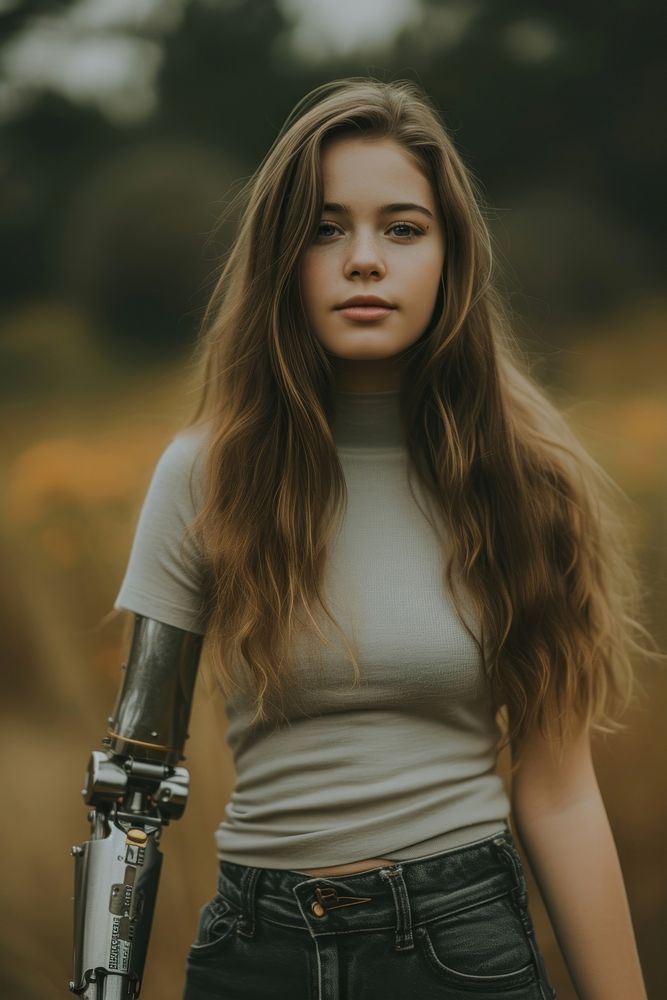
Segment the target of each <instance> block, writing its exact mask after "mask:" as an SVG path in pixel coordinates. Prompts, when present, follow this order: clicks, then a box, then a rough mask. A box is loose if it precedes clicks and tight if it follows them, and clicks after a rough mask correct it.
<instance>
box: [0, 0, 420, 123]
mask: <svg viewBox="0 0 667 1000" xmlns="http://www.w3.org/2000/svg"><path fill="white" fill-rule="evenodd" d="M191 2H194V0H113V3H109V2H108V0H78V2H76V3H74V4H72V5H71V6H69V7H67V8H65V9H64V10H63V12H62V13H50V14H44V15H40V16H37V17H35V18H34V19H33V21H32V22H30V25H29V27H28V29H27V30H26V31H24V33H23V34H22V35H20V36H18V37H17V38H16V39H13V40H12V42H11V43H10V44H9V45H8V46H7V47H6V48H5V50H4V52H3V62H2V66H1V68H0V122H2V121H10V120H11V119H12V118H13V117H14V116H15V115H17V114H20V113H21V110H22V108H23V107H24V105H25V104H30V103H31V102H32V100H33V97H34V94H35V92H36V91H37V92H38V91H39V90H43V89H46V90H53V91H56V92H58V93H61V94H63V95H64V96H66V97H68V98H69V99H70V100H71V101H73V102H77V103H83V104H90V105H94V106H95V107H97V108H98V109H99V110H100V111H101V112H102V114H105V115H106V116H107V117H108V118H110V119H112V120H113V121H115V122H116V123H117V124H119V125H122V124H124V123H128V124H129V123H132V122H137V121H141V120H142V119H144V118H145V117H146V116H147V115H149V114H150V113H151V111H152V110H153V109H154V107H155V105H156V103H157V92H156V86H155V82H156V79H157V76H158V73H159V70H160V66H161V63H162V46H161V45H160V43H159V38H160V37H161V36H162V35H163V34H168V33H171V32H173V31H178V26H179V24H180V22H181V19H182V16H183V12H184V10H185V8H186V6H187V4H188V3H191ZM196 2H199V3H204V4H208V5H210V6H216V5H217V4H224V3H225V2H228V0H196ZM276 2H277V4H278V5H279V6H280V8H281V9H282V11H283V13H284V14H285V16H286V18H287V19H288V20H289V21H292V22H293V23H294V29H293V31H292V34H291V36H290V43H291V45H293V46H294V47H295V48H296V49H297V50H298V52H299V53H300V54H301V55H302V56H303V57H304V58H308V59H310V60H317V59H322V58H325V57H326V56H328V55H341V54H347V53H348V52H351V51H352V50H353V49H354V48H355V46H358V45H359V44H362V43H370V42H379V43H383V42H386V41H390V40H391V38H392V36H393V35H394V34H395V33H396V32H397V31H399V30H400V28H402V27H403V26H404V25H405V24H407V23H409V22H410V21H411V20H413V19H415V18H416V17H417V16H418V14H419V10H420V5H419V0H276ZM15 3H16V0H0V12H1V11H2V10H3V9H5V10H6V9H9V8H11V7H12V6H14V5H15ZM141 28H149V29H150V32H149V37H146V34H143V36H142V35H141V34H137V30H138V29H141ZM151 34H152V35H154V36H155V39H154V40H153V39H152V38H151V37H150V35H151Z"/></svg>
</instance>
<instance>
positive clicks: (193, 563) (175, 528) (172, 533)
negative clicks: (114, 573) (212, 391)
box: [113, 429, 207, 635]
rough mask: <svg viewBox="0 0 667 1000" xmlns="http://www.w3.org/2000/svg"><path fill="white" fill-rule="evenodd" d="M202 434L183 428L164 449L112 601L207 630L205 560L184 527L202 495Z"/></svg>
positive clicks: (189, 628) (190, 628)
mask: <svg viewBox="0 0 667 1000" xmlns="http://www.w3.org/2000/svg"><path fill="white" fill-rule="evenodd" d="M204 437H205V435H204V432H203V431H201V430H197V429H195V430H194V431H193V430H192V429H188V430H186V431H182V432H181V433H179V434H177V435H176V436H175V437H174V438H172V440H171V441H170V442H169V444H168V445H167V447H166V448H165V450H164V451H163V452H162V455H161V456H160V458H159V460H158V463H157V465H156V467H155V470H154V472H153V476H152V478H151V481H150V484H149V487H148V491H147V493H146V496H145V498H144V502H143V505H142V508H141V511H140V514H139V519H138V523H137V527H136V531H135V535H134V540H133V542H132V548H131V551H130V556H129V561H128V564H127V568H126V571H125V576H124V578H123V581H122V584H121V587H120V590H119V591H118V594H117V596H116V599H115V601H114V605H113V606H114V608H117V609H125V610H128V611H133V612H135V613H136V614H139V615H145V616H146V617H147V618H155V619H156V620H157V621H161V622H164V623H165V624H167V625H174V626H176V627H177V628H182V629H185V630H186V631H189V632H196V633H198V634H200V635H203V634H204V633H205V631H206V622H205V615H204V594H205V584H206V572H207V571H206V563H205V559H204V557H203V554H202V552H201V551H200V549H199V547H198V545H197V543H196V542H195V540H194V539H193V538H192V537H191V536H190V535H189V534H187V532H186V529H187V528H188V527H189V526H190V525H191V524H192V522H193V521H194V518H195V516H196V514H197V512H198V509H199V503H200V501H201V497H202V485H203V471H202V470H203V452H202V448H201V446H202V445H203V443H204Z"/></svg>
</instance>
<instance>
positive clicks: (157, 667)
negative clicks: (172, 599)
mask: <svg viewBox="0 0 667 1000" xmlns="http://www.w3.org/2000/svg"><path fill="white" fill-rule="evenodd" d="M202 642H203V636H201V635H198V634H196V633H194V632H186V631H184V630H183V629H179V628H175V627H174V626H172V625H165V624H164V623H162V622H158V621H155V620H154V619H152V618H144V617H142V616H141V615H136V616H135V622H134V630H133V634H132V640H131V642H130V649H129V654H128V657H127V663H126V664H124V665H123V670H124V676H123V680H122V684H121V687H120V691H119V694H118V698H117V701H116V706H115V709H114V712H113V715H111V716H109V720H108V721H109V727H108V735H107V736H106V737H105V739H103V740H102V743H103V744H105V746H106V748H107V749H106V750H93V752H92V754H91V757H90V761H89V763H88V771H87V775H86V783H85V787H84V788H83V790H82V793H81V794H82V795H83V797H84V800H85V801H86V803H88V805H90V806H91V807H92V808H91V810H90V812H89V813H88V818H89V820H90V824H91V839H90V840H88V841H86V842H85V843H84V844H82V845H81V846H78V847H73V848H72V854H73V855H74V867H75V872H74V880H75V889H74V979H73V980H72V981H71V982H70V984H69V988H70V990H71V991H72V992H73V993H77V994H79V995H80V996H83V997H84V998H86V1000H133V998H135V997H137V996H138V995H139V991H140V989H141V980H142V976H143V970H144V964H145V961H146V953H147V950H148V941H149V937H150V931H151V925H152V922H153V911H154V908H155V899H156V895H157V888H158V882H159V877H160V868H161V865H162V854H161V853H160V851H159V848H158V845H159V842H160V834H161V832H162V827H163V826H166V825H167V824H168V823H169V821H170V820H172V819H179V818H180V817H181V816H182V815H183V810H184V809H185V805H186V801H187V795H188V780H189V776H188V772H187V770H186V769H185V768H183V767H179V766H178V764H179V762H180V761H182V760H184V757H183V747H184V745H185V741H186V739H187V737H188V733H187V727H188V722H189V718H190V709H191V707H192V695H193V691H194V685H195V679H196V676H197V668H198V664H199V658H200V653H201V646H202Z"/></svg>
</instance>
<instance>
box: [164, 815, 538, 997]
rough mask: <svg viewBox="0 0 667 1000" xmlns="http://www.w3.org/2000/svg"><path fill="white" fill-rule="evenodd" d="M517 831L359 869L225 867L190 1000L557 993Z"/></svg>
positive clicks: (206, 920) (198, 946)
mask: <svg viewBox="0 0 667 1000" xmlns="http://www.w3.org/2000/svg"><path fill="white" fill-rule="evenodd" d="M555 996H556V991H555V990H554V988H553V986H552V985H551V983H550V981H549V978H548V976H547V972H546V967H545V964H544V959H543V957H542V955H541V952H540V950H539V947H538V945H537V942H536V939H535V930H534V927H533V922H532V919H531V916H530V913H529V911H528V893H527V888H526V880H525V876H524V871H523V868H522V864H521V857H520V855H519V853H518V851H517V848H516V844H515V842H514V839H513V836H512V833H511V830H510V829H509V828H506V830H505V831H502V832H501V833H497V834H493V835H492V836H490V837H484V838H482V839H481V840H477V841H474V842H473V843H470V844H465V845H463V846H462V847H456V848H453V849H450V850H447V851H443V852H441V853H439V854H434V855H431V856H430V857H428V858H423V859H421V860H420V859H416V858H415V859H413V860H410V861H395V862H393V863H392V864H387V865H386V866H383V867H378V868H372V869H370V870H369V871H365V872H357V873H356V874H354V875H336V876H326V877H323V876H313V875H306V874H305V873H302V872H298V871H296V870H292V869H289V870H285V869H277V868H253V867H250V866H246V865H237V864H233V863H232V862H229V861H223V862H221V864H220V875H219V879H218V891H217V893H216V895H215V897H214V898H213V899H212V900H211V902H210V903H207V904H206V905H205V906H204V907H203V908H202V910H201V913H200V917H199V928H198V932H197V940H196V941H195V943H194V944H193V945H192V947H191V949H190V952H189V954H188V960H187V977H186V984H185V992H184V994H183V1000H273V998H275V1000H283V998H284V1000H431V998H437V997H441V998H442V1000H466V998H468V1000H471V998H475V1000H486V998H488V1000H491V998H496V997H497V998H501V997H504V998H506V1000H553V998H554V997H555Z"/></svg>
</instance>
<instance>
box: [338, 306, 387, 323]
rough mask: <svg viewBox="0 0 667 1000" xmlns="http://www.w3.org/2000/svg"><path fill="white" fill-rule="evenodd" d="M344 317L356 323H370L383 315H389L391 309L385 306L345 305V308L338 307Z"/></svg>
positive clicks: (382, 317)
mask: <svg viewBox="0 0 667 1000" xmlns="http://www.w3.org/2000/svg"><path fill="white" fill-rule="evenodd" d="M338 312H339V313H340V314H341V316H344V317H345V319H351V320H354V321H355V322H356V323H372V322H375V321H376V320H379V319H384V318H385V316H391V314H392V312H393V309H391V308H388V307H387V306H347V307H346V308H345V309H338Z"/></svg>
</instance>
